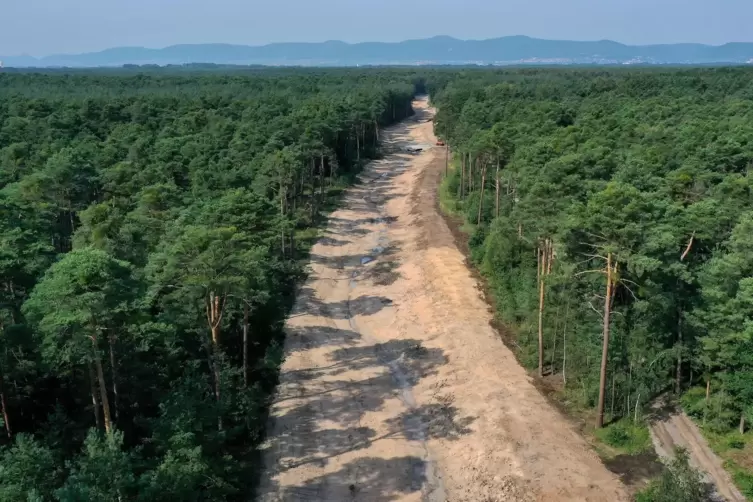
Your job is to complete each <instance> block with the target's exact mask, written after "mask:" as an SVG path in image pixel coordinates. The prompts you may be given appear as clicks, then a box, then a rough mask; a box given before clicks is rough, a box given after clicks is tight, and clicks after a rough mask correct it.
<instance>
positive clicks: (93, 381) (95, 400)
mask: <svg viewBox="0 0 753 502" xmlns="http://www.w3.org/2000/svg"><path fill="white" fill-rule="evenodd" d="M87 366H88V367H89V384H90V385H91V393H92V407H93V409H94V423H95V424H96V425H97V430H99V429H101V428H102V419H101V418H100V416H99V397H97V377H96V375H95V374H94V366H93V365H92V363H91V362H90V363H88V364H87Z"/></svg>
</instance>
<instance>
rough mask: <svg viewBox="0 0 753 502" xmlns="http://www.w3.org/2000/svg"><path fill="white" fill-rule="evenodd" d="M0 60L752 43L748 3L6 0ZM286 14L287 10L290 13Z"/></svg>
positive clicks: (732, 0) (688, 0) (660, 0)
mask: <svg viewBox="0 0 753 502" xmlns="http://www.w3.org/2000/svg"><path fill="white" fill-rule="evenodd" d="M4 3H5V4H7V5H5V6H3V8H2V10H1V11H0V13H2V15H3V16H2V17H3V18H4V19H6V20H11V22H6V23H4V26H3V30H2V31H0V54H1V55H3V56H18V55H22V54H25V55H31V56H36V57H42V56H47V55H52V54H63V53H69V54H72V53H83V52H97V51H101V50H104V49H108V48H113V47H123V46H129V47H149V48H162V47H167V46H171V45H181V44H202V43H227V44H238V45H254V46H258V45H266V44H270V43H277V42H323V41H327V40H341V41H344V42H348V43H358V42H399V41H403V40H411V39H422V38H430V37H433V36H438V35H447V36H452V37H455V38H459V39H476V40H478V39H489V38H498V37H504V36H512V35H526V36H530V37H533V38H543V39H550V40H583V41H592V40H605V39H607V40H613V41H616V42H620V43H624V44H628V45H653V44H667V43H682V42H687V43H703V44H710V45H722V44H725V43H728V42H752V41H753V34H751V32H750V29H749V27H748V26H747V20H748V19H751V18H753V2H744V1H742V0H718V1H717V2H715V3H714V4H713V5H711V4H710V3H709V2H707V1H706V0H685V1H680V0H654V1H652V0H634V1H632V2H630V3H629V4H627V2H624V1H622V0H612V1H604V0H601V1H599V0H571V1H570V2H568V4H567V5H563V4H562V2H560V1H559V0H529V1H526V0H508V1H506V2H505V3H503V4H502V3H499V2H495V1H493V0H465V1H463V2H462V3H461V1H460V0H431V1H430V0H414V2H412V5H410V6H409V8H406V7H405V5H406V3H405V2H402V1H399V0H383V1H382V2H380V3H377V4H374V3H367V2H364V1H358V0H322V1H321V2H317V3H316V4H313V3H308V2H304V1H303V0H276V1H274V2H263V1H256V2H253V3H251V2H248V1H245V2H244V1H243V0H216V1H215V2H211V3H210V2H206V1H203V0H131V1H130V2H128V3H118V4H109V5H108V4H106V3H104V2H98V1H96V0H67V1H64V2H61V1H60V0H57V1H56V0H5V2H4ZM291 14H294V15H291Z"/></svg>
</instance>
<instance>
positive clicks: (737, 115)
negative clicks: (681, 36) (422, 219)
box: [430, 68, 753, 431]
mask: <svg viewBox="0 0 753 502" xmlns="http://www.w3.org/2000/svg"><path fill="white" fill-rule="evenodd" d="M752 77H753V71H751V70H750V69H747V68H719V69H691V70H650V69H644V70H598V71H596V70H508V71H466V72H464V73H463V74H460V75H455V76H448V75H446V74H440V75H438V76H437V77H436V78H434V79H433V80H432V81H431V83H430V92H431V94H432V100H433V102H434V103H435V104H436V105H437V106H438V108H439V112H438V115H437V117H436V127H437V131H438V133H439V135H440V136H442V137H443V138H444V139H446V140H447V141H448V143H449V145H450V147H451V150H452V152H453V154H454V158H455V160H456V164H457V169H455V170H454V171H453V172H451V173H450V176H449V178H448V179H447V180H446V182H445V189H446V190H447V191H448V192H449V195H451V196H452V197H453V198H454V199H455V201H456V204H457V208H458V209H459V210H461V211H462V212H463V213H464V214H465V217H466V219H467V221H468V222H469V223H471V224H473V226H474V229H473V233H472V236H471V238H470V245H471V250H472V256H473V260H474V261H475V263H476V264H477V265H478V267H480V269H481V270H482V272H483V273H484V274H485V275H486V277H487V278H488V279H489V282H490V286H491V288H492V289H493V292H494V294H495V298H496V302H497V309H498V312H499V315H500V317H501V318H502V319H503V320H504V321H506V322H507V323H508V324H509V325H511V326H513V328H514V332H515V340H514V342H515V344H516V346H517V347H519V353H520V356H521V358H522V360H523V361H524V362H525V363H526V364H528V365H529V366H531V367H534V368H537V369H538V372H539V374H540V375H542V376H548V377H549V378H556V379H561V382H562V383H563V384H564V385H565V389H566V393H567V395H568V397H569V399H570V400H572V401H574V402H579V403H580V404H581V405H582V406H584V407H594V408H597V426H599V427H601V426H602V425H603V424H604V422H605V420H607V419H614V418H619V417H630V416H632V417H635V416H637V415H639V414H640V412H641V409H642V408H643V407H644V406H645V405H647V404H648V403H649V402H650V400H651V399H652V398H654V397H655V396H657V395H659V394H661V393H664V392H666V391H669V390H674V391H675V392H678V393H684V399H683V402H684V403H685V405H686V409H687V410H688V411H689V412H690V413H691V414H694V415H695V416H697V417H698V418H699V419H701V420H703V421H704V423H706V425H707V426H708V427H711V428H712V429H715V430H718V431H727V430H731V429H734V428H737V427H739V429H740V431H744V430H745V429H746V424H747V423H748V422H749V421H750V420H751V419H753V197H752V194H751V182H752V181H753V173H752V172H751V168H752V167H753V78H752Z"/></svg>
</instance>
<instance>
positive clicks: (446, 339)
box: [260, 100, 627, 502]
mask: <svg viewBox="0 0 753 502" xmlns="http://www.w3.org/2000/svg"><path fill="white" fill-rule="evenodd" d="M414 107H415V108H416V111H417V116H416V120H409V121H406V122H404V123H402V124H400V125H398V126H395V127H393V128H391V129H389V130H387V131H385V132H384V135H383V140H384V142H385V152H386V155H385V157H384V159H382V160H379V161H375V162H373V163H372V164H371V165H370V166H369V167H368V168H367V170H366V172H365V173H364V175H363V179H362V180H361V182H360V183H359V184H358V185H357V186H356V187H354V188H352V189H351V190H349V191H348V194H347V196H346V201H345V203H344V205H343V208H342V209H340V210H338V211H336V212H335V213H333V214H332V217H331V219H330V222H329V226H328V228H327V231H326V233H325V236H324V237H323V238H322V239H320V241H319V242H318V243H317V244H316V245H315V246H314V248H313V251H312V260H311V275H310V278H309V280H308V281H307V283H306V284H305V285H304V287H303V288H302V290H301V293H300V297H299V299H298V302H297V305H296V308H295V310H294V312H293V314H292V315H291V317H290V319H289V321H288V323H287V332H288V337H287V341H286V347H285V350H286V357H287V358H286V361H285V363H284V365H283V368H282V373H281V382H280V386H279V390H278V395H277V396H276V399H275V402H274V404H273V407H272V410H271V417H272V418H271V419H270V427H269V439H268V441H267V443H266V444H265V451H264V460H265V465H266V472H265V474H264V476H263V479H262V483H261V488H260V500H262V501H264V502H271V501H298V500H301V501H303V500H312V501H314V500H316V501H349V500H359V501H376V502H382V501H393V500H401V501H419V500H421V501H430V502H433V501H437V502H439V501H445V500H447V501H453V502H457V501H473V502H484V501H486V502H492V501H516V502H517V501H547V502H557V501H566V500H572V501H619V500H627V497H626V495H625V492H624V490H623V487H622V486H621V484H620V483H619V481H618V480H617V479H616V478H615V477H614V476H613V475H612V474H611V473H610V472H609V471H608V470H607V469H606V468H605V467H604V466H603V465H602V464H601V462H600V460H599V459H598V457H597V456H596V455H595V454H594V453H592V452H591V451H590V450H589V448H588V446H587V445H586V443H585V441H584V440H583V439H581V438H580V437H579V436H578V434H577V433H576V431H575V430H574V429H573V428H572V427H571V426H570V425H569V424H568V422H567V421H566V420H565V419H564V418H563V417H562V416H560V415H559V413H558V412H557V411H556V410H555V409H553V408H552V406H551V405H550V404H549V403H548V402H547V401H546V399H545V398H544V397H542V396H541V394H539V392H538V391H537V390H536V389H535V388H534V386H533V384H532V383H531V380H530V378H529V376H528V375H527V373H526V372H525V370H524V369H523V368H521V367H520V366H519V365H518V363H517V361H516V360H515V357H514V355H513V354H512V352H510V350H508V349H507V348H506V347H505V345H504V344H503V343H502V342H501V341H500V339H499V337H498V336H497V334H496V333H495V332H494V331H493V329H492V328H491V327H490V325H489V320H490V314H489V309H488V306H487V305H486V303H485V302H484V300H483V298H482V297H481V294H480V291H479V288H478V285H477V284H476V282H475V280H474V279H473V277H472V275H471V273H470V272H469V270H468V268H467V267H466V265H465V260H464V258H463V256H462V254H461V253H460V251H458V249H457V247H456V246H455V243H454V241H453V237H452V234H451V232H450V230H449V229H448V228H447V226H446V224H445V222H444V220H443V219H442V217H441V215H439V214H438V212H437V209H436V206H437V205H436V197H437V188H438V183H439V180H440V179H441V174H442V172H443V170H444V149H442V148H435V147H433V145H434V141H435V138H434V134H433V131H432V124H431V122H426V121H425V120H426V119H427V118H430V117H431V114H432V110H431V109H429V108H428V107H427V103H426V101H425V100H419V101H417V102H416V103H414ZM411 145H417V146H423V147H424V149H423V151H422V152H420V153H419V154H410V153H406V152H405V148H406V147H407V146H411Z"/></svg>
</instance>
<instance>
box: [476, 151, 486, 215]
mask: <svg viewBox="0 0 753 502" xmlns="http://www.w3.org/2000/svg"><path fill="white" fill-rule="evenodd" d="M485 182H486V165H484V167H482V168H481V191H480V192H479V200H478V221H477V222H476V224H477V225H481V216H482V214H483V211H484V183H485Z"/></svg>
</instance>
